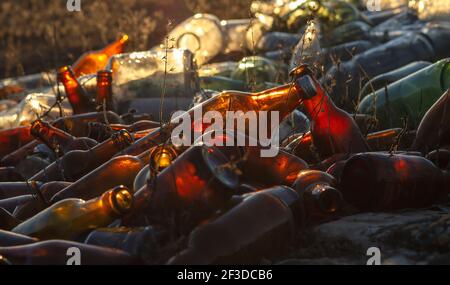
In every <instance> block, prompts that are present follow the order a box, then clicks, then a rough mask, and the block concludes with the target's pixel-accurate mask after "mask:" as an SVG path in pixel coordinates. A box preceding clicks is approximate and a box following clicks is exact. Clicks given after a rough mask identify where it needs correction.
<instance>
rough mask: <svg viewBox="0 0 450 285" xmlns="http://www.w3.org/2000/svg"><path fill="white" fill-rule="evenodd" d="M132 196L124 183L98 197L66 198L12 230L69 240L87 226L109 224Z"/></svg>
mask: <svg viewBox="0 0 450 285" xmlns="http://www.w3.org/2000/svg"><path fill="white" fill-rule="evenodd" d="M132 203H133V195H132V193H131V192H130V191H129V190H128V188H126V187H125V186H118V187H116V188H114V189H113V190H110V191H107V192H105V193H104V194H103V195H102V196H101V197H99V198H96V199H92V200H89V201H84V200H80V199H67V200H63V201H60V202H58V203H56V204H54V205H52V206H50V207H49V208H47V209H45V210H43V211H42V212H40V213H38V214H37V215H35V216H34V217H32V218H30V219H28V220H26V221H25V222H23V223H21V224H20V225H18V226H17V227H15V228H14V229H13V230H12V232H15V233H19V234H23V235H27V236H31V237H36V238H39V239H41V240H45V239H47V240H48V239H73V238H75V237H77V236H79V235H81V234H83V233H85V232H86V231H88V230H90V229H95V228H98V227H104V226H107V225H109V224H110V223H111V222H113V221H114V220H115V219H117V218H119V217H120V216H122V215H124V214H125V213H127V212H128V211H129V210H130V209H131V207H132Z"/></svg>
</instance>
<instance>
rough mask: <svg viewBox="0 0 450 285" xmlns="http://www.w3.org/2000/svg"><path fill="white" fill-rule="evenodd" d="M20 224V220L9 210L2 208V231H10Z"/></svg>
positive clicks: (0, 226) (0, 214)
mask: <svg viewBox="0 0 450 285" xmlns="http://www.w3.org/2000/svg"><path fill="white" fill-rule="evenodd" d="M18 224H20V221H19V220H18V219H16V218H14V217H13V216H12V215H11V213H10V212H8V211H7V210H5V209H3V208H0V229H3V230H7V231H9V230H11V229H13V228H14V227H16V226H17V225H18Z"/></svg>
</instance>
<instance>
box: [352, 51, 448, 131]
mask: <svg viewBox="0 0 450 285" xmlns="http://www.w3.org/2000/svg"><path fill="white" fill-rule="evenodd" d="M449 87H450V58H448V59H443V60H441V61H439V62H437V63H435V64H434V65H431V66H429V67H427V68H424V69H422V70H419V71H418V72H416V73H414V74H411V75H410V76H408V77H405V78H403V79H402V80H400V81H397V82H395V83H393V84H391V85H389V86H387V88H385V89H380V90H378V91H377V92H375V93H374V94H371V95H369V96H367V97H366V98H364V99H363V100H362V102H361V103H360V105H359V107H358V113H360V114H371V115H375V116H376V118H377V120H378V126H377V127H378V129H388V128H393V127H403V125H404V124H403V120H402V118H406V119H407V122H408V127H409V128H410V129H415V128H416V127H417V126H418V124H419V123H420V121H421V120H422V118H423V116H424V115H425V113H426V112H427V111H428V109H430V107H431V106H432V105H433V104H434V103H435V102H436V101H437V100H438V99H439V98H440V97H441V95H442V94H443V93H444V92H445V91H446V90H447V89H448V88H449Z"/></svg>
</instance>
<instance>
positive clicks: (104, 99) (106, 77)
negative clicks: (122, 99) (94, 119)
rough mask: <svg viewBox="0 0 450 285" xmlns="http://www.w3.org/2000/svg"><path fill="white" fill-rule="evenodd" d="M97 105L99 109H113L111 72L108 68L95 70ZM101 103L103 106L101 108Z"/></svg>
mask: <svg viewBox="0 0 450 285" xmlns="http://www.w3.org/2000/svg"><path fill="white" fill-rule="evenodd" d="M96 101H97V106H101V110H103V109H104V110H107V111H114V110H115V109H116V108H115V107H114V98H113V93H112V72H111V71H109V70H100V71H99V72H97V99H96ZM103 105H105V107H104V108H103Z"/></svg>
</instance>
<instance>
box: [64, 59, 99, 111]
mask: <svg viewBox="0 0 450 285" xmlns="http://www.w3.org/2000/svg"><path fill="white" fill-rule="evenodd" d="M58 81H59V82H61V83H62V84H63V85H64V89H65V90H66V96H67V98H68V99H69V102H70V105H71V106H72V109H73V113H74V114H75V115H77V114H82V113H88V112H92V111H94V110H95V106H94V104H93V103H92V102H91V100H90V99H89V97H88V94H87V92H86V90H85V89H84V88H83V86H82V85H81V84H80V82H79V81H78V79H77V78H76V76H75V73H74V71H73V70H72V67H70V66H64V67H61V68H60V69H59V70H58Z"/></svg>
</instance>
